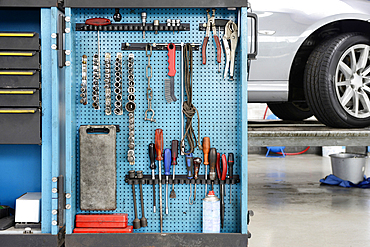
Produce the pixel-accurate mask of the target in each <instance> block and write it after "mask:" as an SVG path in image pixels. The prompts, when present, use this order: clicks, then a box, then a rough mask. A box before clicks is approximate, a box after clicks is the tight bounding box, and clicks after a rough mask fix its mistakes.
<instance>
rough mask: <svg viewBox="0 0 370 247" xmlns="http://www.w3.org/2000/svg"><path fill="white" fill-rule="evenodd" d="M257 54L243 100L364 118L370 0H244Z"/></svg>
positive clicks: (293, 113) (340, 118)
mask: <svg viewBox="0 0 370 247" xmlns="http://www.w3.org/2000/svg"><path fill="white" fill-rule="evenodd" d="M249 2H250V3H251V11H252V12H253V13H256V14H257V16H258V22H259V23H258V46H259V47H258V55H257V60H253V61H252V62H251V65H250V70H249V79H248V101H249V102H259V103H261V102H267V103H268V106H269V108H270V109H271V110H272V112H273V113H274V114H275V115H277V116H278V117H279V118H281V119H287V120H302V119H306V118H308V117H310V116H312V115H314V116H315V117H316V118H317V119H318V120H319V121H321V122H322V123H324V124H326V125H328V126H332V127H344V128H354V127H365V126H370V55H369V50H370V1H368V0H311V1H297V0H280V1H275V0H250V1H249Z"/></svg>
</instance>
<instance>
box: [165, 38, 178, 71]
mask: <svg viewBox="0 0 370 247" xmlns="http://www.w3.org/2000/svg"><path fill="white" fill-rule="evenodd" d="M167 50H168V53H167V56H168V60H167V61H168V76H175V75H176V69H175V67H176V64H175V62H176V60H175V58H176V46H175V45H174V44H173V43H169V44H168V45H167Z"/></svg>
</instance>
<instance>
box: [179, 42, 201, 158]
mask: <svg viewBox="0 0 370 247" xmlns="http://www.w3.org/2000/svg"><path fill="white" fill-rule="evenodd" d="M183 52H184V53H183V54H184V55H183V56H184V59H185V66H184V71H185V72H184V81H185V91H186V96H187V100H186V101H184V100H183V104H182V112H183V113H184V114H185V116H186V118H187V119H186V125H185V134H184V135H183V136H182V138H181V143H180V145H181V151H182V150H183V149H184V150H185V137H186V139H187V140H188V144H189V147H190V150H189V152H188V153H186V152H184V154H190V153H193V152H194V148H195V146H194V145H198V148H199V150H202V149H203V148H202V146H201V145H200V116H199V112H198V110H197V108H196V107H195V106H194V105H193V47H192V44H186V45H185V47H184V50H183ZM183 99H184V98H183ZM195 112H196V113H197V117H198V139H197V138H196V137H195V133H194V129H193V126H192V121H193V117H194V115H195ZM193 137H194V139H195V141H194V139H193Z"/></svg>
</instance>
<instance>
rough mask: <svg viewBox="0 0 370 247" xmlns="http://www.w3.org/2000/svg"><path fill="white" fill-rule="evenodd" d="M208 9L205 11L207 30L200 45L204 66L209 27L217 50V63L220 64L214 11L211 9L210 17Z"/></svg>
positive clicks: (218, 40)
mask: <svg viewBox="0 0 370 247" xmlns="http://www.w3.org/2000/svg"><path fill="white" fill-rule="evenodd" d="M209 11H210V10H209V9H207V19H208V21H207V29H206V37H204V40H203V45H202V58H203V64H206V62H207V56H206V50H207V43H208V39H209V34H210V32H211V26H212V33H213V39H214V41H215V43H216V48H217V62H218V63H221V44H220V39H219V38H218V36H217V33H216V25H215V12H216V9H212V17H211V16H210V14H209Z"/></svg>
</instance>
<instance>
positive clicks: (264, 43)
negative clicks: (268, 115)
mask: <svg viewBox="0 0 370 247" xmlns="http://www.w3.org/2000/svg"><path fill="white" fill-rule="evenodd" d="M249 2H250V3H251V6H252V12H253V13H256V14H257V16H258V55H257V60H253V61H251V66H250V70H249V79H248V85H249V86H248V101H249V102H277V101H280V102H282V101H287V100H288V90H289V74H290V69H291V65H292V62H293V59H294V57H295V55H296V53H297V51H298V49H299V48H300V47H301V45H302V44H303V42H304V41H305V40H306V39H307V37H308V36H309V35H311V34H312V33H313V32H314V31H316V30H317V29H319V28H320V27H322V26H325V25H327V24H329V23H332V22H335V21H340V20H361V21H365V22H366V21H369V20H370V1H368V0H312V1H294V0H281V1H274V0H251V1H249ZM369 33H370V30H369ZM276 89H278V90H276ZM284 90H286V91H285V92H284Z"/></svg>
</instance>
